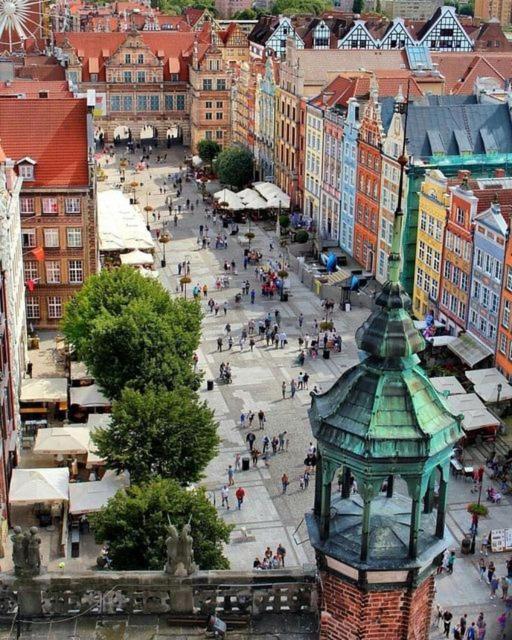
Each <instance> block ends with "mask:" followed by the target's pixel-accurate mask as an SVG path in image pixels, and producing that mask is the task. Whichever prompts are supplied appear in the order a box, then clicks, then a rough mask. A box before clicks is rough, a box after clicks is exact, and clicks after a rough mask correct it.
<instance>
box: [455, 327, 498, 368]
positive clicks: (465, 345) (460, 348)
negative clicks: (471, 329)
mask: <svg viewBox="0 0 512 640" xmlns="http://www.w3.org/2000/svg"><path fill="white" fill-rule="evenodd" d="M448 349H450V351H451V352H452V353H454V354H455V355H456V356H458V357H459V358H460V359H461V360H462V362H464V363H466V364H467V365H468V367H471V368H473V367H474V366H475V365H476V364H478V363H479V362H481V361H482V360H484V359H485V358H487V357H488V356H490V355H492V349H491V348H490V347H488V346H486V345H484V344H482V343H481V342H479V341H478V340H477V339H476V338H475V337H474V336H472V335H470V334H469V333H463V334H461V335H460V336H459V337H458V338H457V339H456V340H454V341H453V342H450V344H449V345H448Z"/></svg>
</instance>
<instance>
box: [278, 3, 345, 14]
mask: <svg viewBox="0 0 512 640" xmlns="http://www.w3.org/2000/svg"><path fill="white" fill-rule="evenodd" d="M329 9H332V3H330V2H327V1H326V0H276V2H275V3H274V5H273V7H272V13H273V14H274V15H276V16H277V15H288V16H289V15H296V14H300V13H307V14H311V13H313V14H315V15H320V14H321V13H323V12H324V11H329Z"/></svg>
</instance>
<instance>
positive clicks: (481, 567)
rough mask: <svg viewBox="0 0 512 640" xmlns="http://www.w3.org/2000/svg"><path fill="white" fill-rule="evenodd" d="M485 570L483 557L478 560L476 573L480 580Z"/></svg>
mask: <svg viewBox="0 0 512 640" xmlns="http://www.w3.org/2000/svg"><path fill="white" fill-rule="evenodd" d="M486 571H487V565H486V564H485V560H484V559H483V558H480V559H479V560H478V574H479V576H480V580H483V579H484V576H485V572H486Z"/></svg>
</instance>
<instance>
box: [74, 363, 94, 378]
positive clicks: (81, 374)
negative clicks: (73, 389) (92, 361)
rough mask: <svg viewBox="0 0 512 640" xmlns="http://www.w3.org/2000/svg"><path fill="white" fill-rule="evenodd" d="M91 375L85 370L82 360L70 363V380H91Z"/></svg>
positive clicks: (85, 366)
mask: <svg viewBox="0 0 512 640" xmlns="http://www.w3.org/2000/svg"><path fill="white" fill-rule="evenodd" d="M92 379H93V377H92V375H91V374H90V373H89V371H88V370H87V365H86V364H85V363H84V362H72V363H71V380H92Z"/></svg>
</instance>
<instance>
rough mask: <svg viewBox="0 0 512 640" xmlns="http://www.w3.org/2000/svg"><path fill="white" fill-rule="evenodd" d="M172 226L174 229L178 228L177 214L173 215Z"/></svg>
mask: <svg viewBox="0 0 512 640" xmlns="http://www.w3.org/2000/svg"><path fill="white" fill-rule="evenodd" d="M174 226H175V227H177V226H178V214H177V213H175V214H174Z"/></svg>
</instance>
